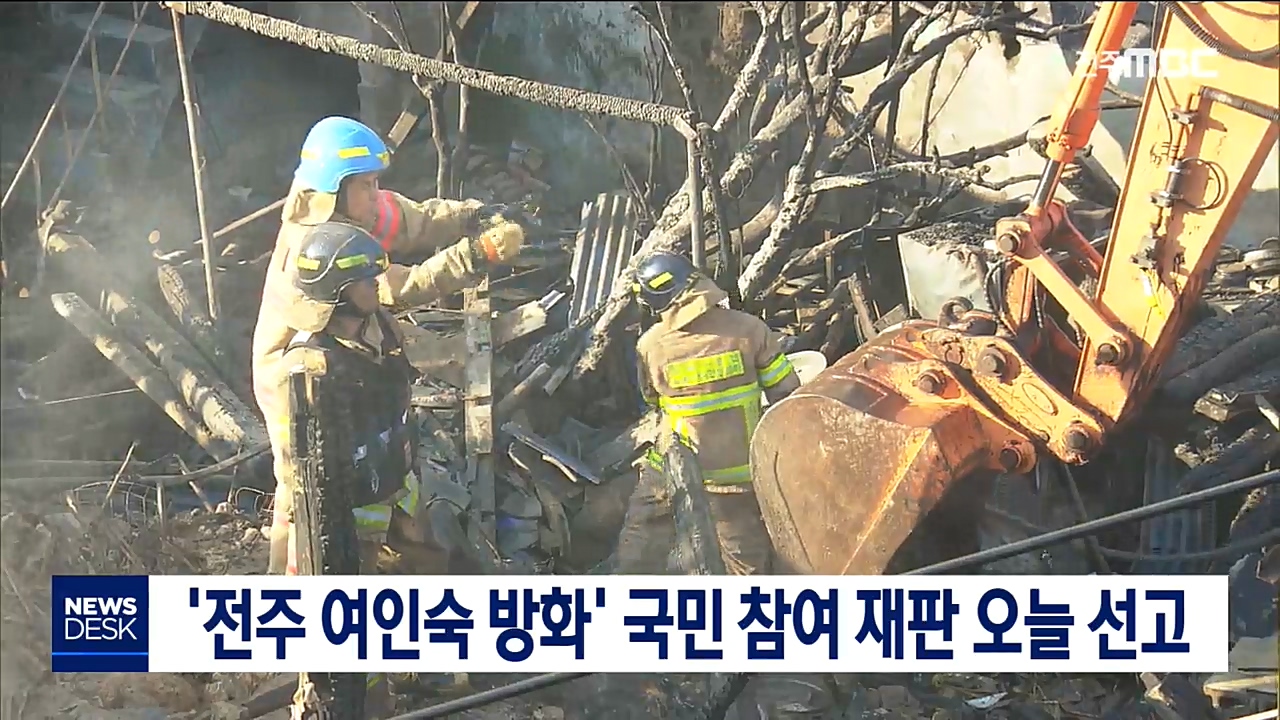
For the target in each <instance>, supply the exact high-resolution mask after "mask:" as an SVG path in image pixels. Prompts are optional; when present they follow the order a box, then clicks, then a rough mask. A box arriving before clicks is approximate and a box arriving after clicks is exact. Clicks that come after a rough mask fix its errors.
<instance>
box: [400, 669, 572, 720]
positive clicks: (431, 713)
mask: <svg viewBox="0 0 1280 720" xmlns="http://www.w3.org/2000/svg"><path fill="white" fill-rule="evenodd" d="M588 675H595V673H589V672H582V673H546V674H544V675H534V676H533V677H531V678H525V679H524V680H518V681H516V682H513V683H511V684H509V685H502V686H500V687H496V688H493V689H492V690H485V691H484V692H478V693H476V694H475V695H468V696H466V697H464V698H458V699H457V700H450V701H448V702H443V703H440V704H439V705H432V706H431V707H427V708H423V709H421V710H414V711H413V712H407V713H405V714H403V715H396V716H395V717H393V718H390V720H428V719H429V718H439V717H444V716H446V715H453V714H454V713H460V712H466V711H467V710H474V709H476V708H478V707H483V706H485V705H488V704H490V703H495V702H498V701H500V700H506V699H508V698H513V697H518V696H520V695H524V694H526V693H531V692H533V691H535V690H542V689H544V688H549V687H554V686H556V685H562V684H564V683H567V682H570V681H572V680H577V679H579V678H584V677H586V676H588Z"/></svg>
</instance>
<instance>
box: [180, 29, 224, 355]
mask: <svg viewBox="0 0 1280 720" xmlns="http://www.w3.org/2000/svg"><path fill="white" fill-rule="evenodd" d="M169 14H170V16H171V17H172V19H173V44H174V47H175V48H176V49H177V51H178V78H179V79H180V80H181V81H182V107H183V109H184V110H186V114H187V142H188V144H189V145H190V146H191V176H192V178H193V179H194V180H195V185H196V219H197V220H198V221H199V223H200V238H201V239H202V240H203V241H204V248H203V253H202V254H203V255H204V289H205V292H206V293H207V294H208V296H209V320H210V322H212V323H213V329H214V332H217V329H218V292H217V288H216V287H215V282H214V268H213V234H212V233H210V232H209V217H208V215H207V214H206V213H205V208H204V168H203V167H202V165H203V158H202V157H201V156H200V138H199V133H198V132H197V128H196V108H195V104H194V103H192V102H191V75H190V73H189V71H188V69H187V48H186V43H185V42H184V41H183V38H182V16H181V14H180V13H179V12H178V11H177V10H176V9H170V10H169Z"/></svg>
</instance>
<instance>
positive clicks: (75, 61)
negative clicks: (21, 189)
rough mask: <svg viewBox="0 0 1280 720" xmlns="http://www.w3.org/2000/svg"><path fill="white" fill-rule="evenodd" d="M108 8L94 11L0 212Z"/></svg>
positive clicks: (103, 5) (1, 201) (1, 205)
mask: <svg viewBox="0 0 1280 720" xmlns="http://www.w3.org/2000/svg"><path fill="white" fill-rule="evenodd" d="M106 8H107V4H106V3H104V2H100V3H98V9H97V10H96V11H94V13H93V17H92V18H90V19H89V27H87V28H85V31H84V39H82V40H81V41H80V47H79V49H77V50H76V56H75V57H73V58H71V67H70V68H69V69H68V70H67V74H66V75H65V76H64V77H63V78H62V87H60V88H58V94H57V95H55V96H53V102H52V103H50V104H49V111H48V112H46V113H45V114H44V120H42V121H41V122H40V129H39V130H36V137H35V139H34V140H32V141H31V146H30V147H28V148H27V154H26V157H24V158H22V163H21V164H19V165H18V171H17V172H15V173H14V174H13V179H12V180H10V181H9V187H8V188H5V191H4V198H3V199H0V210H3V209H4V207H5V206H6V205H8V204H9V198H10V197H12V196H13V189H14V188H16V187H18V181H19V180H21V179H22V176H23V174H24V173H26V172H27V168H29V167H31V161H33V160H35V157H36V151H37V150H39V149H40V142H41V141H42V140H44V134H45V133H46V132H48V131H49V123H50V122H51V121H52V120H53V114H54V113H55V112H57V110H58V107H59V106H60V105H61V104H62V97H63V96H64V95H66V94H67V88H68V87H70V85H71V76H72V75H74V74H75V71H76V68H78V67H80V56H81V55H83V54H84V49H85V48H86V47H88V46H89V40H90V38H92V37H93V26H94V25H97V24H98V18H100V17H102V11H103V10H105V9H106ZM94 82H95V84H96V82H97V76H96V75H95V76H94Z"/></svg>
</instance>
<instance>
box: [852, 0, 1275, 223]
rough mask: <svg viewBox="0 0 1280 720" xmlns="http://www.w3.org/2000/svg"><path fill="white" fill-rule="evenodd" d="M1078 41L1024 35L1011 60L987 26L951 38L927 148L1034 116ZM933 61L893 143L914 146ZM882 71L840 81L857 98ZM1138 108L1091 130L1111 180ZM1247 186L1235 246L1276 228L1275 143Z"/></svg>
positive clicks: (1006, 164) (913, 83)
mask: <svg viewBox="0 0 1280 720" xmlns="http://www.w3.org/2000/svg"><path fill="white" fill-rule="evenodd" d="M1019 5H1020V6H1022V7H1024V8H1027V7H1032V8H1035V9H1036V10H1037V19H1038V20H1040V21H1042V22H1046V23H1049V22H1069V21H1075V20H1078V19H1080V18H1081V17H1084V16H1087V14H1088V11H1089V6H1090V5H1091V3H1070V2H1068V3H1053V5H1055V6H1058V7H1054V8H1053V15H1054V16H1056V17H1053V16H1051V14H1050V8H1049V5H1050V3H1019ZM1066 6H1072V7H1070V8H1068V7H1066ZM931 36H932V35H929V34H926V36H924V37H922V38H921V40H920V42H921V43H924V42H927V40H928V39H929V37H931ZM1082 41H1083V37H1080V38H1078V39H1077V40H1076V43H1075V44H1076V45H1077V46H1076V47H1072V46H1071V45H1072V43H1067V47H1063V45H1060V44H1058V43H1056V42H1040V41H1035V40H1029V39H1022V40H1021V43H1022V47H1021V52H1020V53H1019V54H1018V55H1017V56H1016V57H1015V58H1013V59H1012V60H1005V58H1004V49H1003V47H1002V45H1001V43H1000V42H999V40H998V39H997V38H996V37H995V36H994V35H993V36H988V37H983V38H976V39H975V38H964V39H961V40H958V41H956V42H955V43H953V44H952V45H951V47H950V48H948V50H947V52H946V54H945V55H944V57H943V60H942V66H941V69H940V71H939V73H938V81H937V88H936V90H935V92H934V94H933V102H932V106H931V107H930V110H929V117H930V121H929V123H928V128H929V130H928V135H929V138H928V142H929V150H930V151H932V149H933V148H934V147H936V148H937V150H938V151H939V152H940V153H942V154H944V155H945V154H948V153H952V152H960V151H963V150H967V149H969V148H970V147H974V146H981V145H986V144H989V143H994V142H997V141H999V140H1002V139H1004V138H1007V137H1010V136H1012V135H1015V134H1017V133H1019V132H1022V131H1024V130H1026V129H1027V128H1028V127H1030V126H1031V125H1032V123H1034V122H1036V121H1037V120H1038V119H1039V118H1041V117H1042V116H1045V115H1048V114H1049V113H1051V112H1052V111H1053V109H1054V106H1055V104H1056V103H1057V102H1058V99H1059V97H1060V96H1061V95H1062V93H1063V91H1064V89H1065V88H1066V86H1067V83H1068V81H1069V80H1070V77H1071V71H1072V70H1073V69H1074V66H1075V61H1076V57H1077V55H1078V50H1079V47H1078V44H1079V43H1080V42H1082ZM931 69H932V65H931V64H930V65H926V66H925V67H924V68H923V69H921V70H920V71H919V72H917V73H916V75H915V76H914V77H913V78H912V79H911V80H910V81H909V82H908V84H907V85H906V87H905V88H904V89H903V92H902V96H901V109H900V111H899V118H898V126H897V134H896V139H897V143H898V145H899V146H900V147H903V148H906V149H910V150H918V147H917V145H918V143H919V140H920V136H921V126H922V124H923V120H924V117H925V103H926V101H927V98H928V95H929V92H928V86H929V74H930V71H931ZM880 77H881V74H880V73H876V72H873V73H868V74H866V75H863V76H860V77H858V78H853V79H851V80H850V81H849V82H848V83H847V84H848V86H849V87H850V88H851V90H852V92H853V94H854V96H855V98H856V99H857V100H858V101H859V102H861V101H862V100H863V99H865V97H866V95H867V93H869V92H870V90H871V88H872V87H874V85H875V83H876V81H877V80H878V79H879V78H880ZM1120 89H1122V90H1125V91H1127V92H1131V93H1136V94H1141V92H1142V90H1143V83H1142V81H1141V80H1138V79H1128V80H1122V81H1121V83H1120ZM1137 115H1138V113H1137V111H1136V110H1110V111H1107V112H1105V113H1103V117H1102V121H1101V123H1100V124H1099V127H1098V128H1097V129H1096V130H1095V131H1094V135H1093V139H1092V144H1093V153H1094V157H1096V158H1097V159H1098V160H1099V161H1100V162H1101V164H1102V166H1103V167H1104V168H1105V169H1106V170H1107V172H1108V173H1109V174H1110V175H1111V176H1112V178H1114V179H1115V180H1116V181H1117V182H1121V181H1123V179H1124V169H1125V165H1126V162H1127V159H1128V153H1129V141H1130V140H1131V139H1132V136H1133V132H1134V128H1135V126H1136V123H1137ZM886 119H887V113H886V114H885V115H884V116H882V118H881V126H880V130H881V132H882V133H883V132H885V129H886V128H885V120H886ZM986 164H987V165H989V166H990V167H991V170H992V172H991V173H990V175H988V178H989V179H992V180H1000V179H1003V178H1008V177H1014V176H1018V175H1025V174H1035V173H1038V172H1039V171H1040V170H1041V169H1042V168H1043V165H1044V161H1043V160H1042V159H1041V158H1040V157H1039V156H1037V155H1036V154H1035V153H1034V152H1032V151H1031V150H1030V149H1029V148H1027V147H1022V148H1019V149H1018V150H1016V151H1014V152H1012V153H1010V154H1009V157H1007V158H993V159H991V160H988V161H987V162H986ZM1033 187H1034V182H1029V183H1019V184H1015V185H1012V186H1010V187H1008V188H1006V189H1005V190H1003V191H1002V192H998V193H990V192H978V193H977V194H976V196H975V201H976V202H988V201H992V200H997V199H1006V198H1011V197H1017V196H1019V195H1024V194H1027V193H1030V192H1031V191H1032V189H1033ZM1254 190H1255V192H1254V193H1253V194H1252V195H1250V196H1249V198H1248V199H1247V200H1246V201H1245V207H1244V210H1243V212H1242V214H1241V217H1240V218H1239V219H1238V220H1237V221H1236V223H1235V225H1234V227H1233V228H1232V230H1231V232H1230V234H1229V235H1228V238H1227V242H1228V243H1229V244H1232V245H1235V246H1238V247H1248V246H1252V245H1256V244H1257V243H1258V242H1259V241H1261V240H1263V239H1265V238H1267V237H1269V236H1274V235H1276V234H1277V232H1278V231H1280V152H1278V151H1277V150H1275V149H1273V150H1272V152H1271V155H1270V157H1269V159H1268V161H1267V163H1266V165H1265V166H1264V167H1263V170H1262V172H1261V173H1260V174H1259V177H1258V180H1257V182H1256V183H1255V184H1254ZM1060 192H1061V193H1063V196H1064V197H1070V193H1069V191H1067V190H1065V189H1063V190H1060Z"/></svg>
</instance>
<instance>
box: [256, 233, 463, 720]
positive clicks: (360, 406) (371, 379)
mask: <svg viewBox="0 0 1280 720" xmlns="http://www.w3.org/2000/svg"><path fill="white" fill-rule="evenodd" d="M292 262H293V264H294V266H295V267H296V268H297V273H296V274H295V279H294V283H295V287H296V289H297V290H298V291H299V298H298V302H295V303H293V304H291V305H289V306H287V307H285V308H282V315H283V317H284V319H285V320H286V321H287V322H288V323H289V325H290V327H294V328H298V330H299V332H297V333H296V334H295V335H294V336H293V338H292V339H291V340H290V342H289V344H288V346H287V349H286V351H285V353H284V356H283V360H282V364H283V365H284V366H285V367H286V368H287V372H297V371H299V370H301V371H304V372H309V373H316V374H321V375H324V376H326V377H332V378H335V379H336V380H337V381H338V382H337V385H336V387H335V390H334V391H335V392H337V393H340V398H339V403H340V406H341V407H343V408H349V409H350V416H349V418H350V422H351V425H350V427H351V428H352V429H353V436H352V437H353V445H354V447H351V448H345V449H343V450H342V451H345V452H351V454H352V457H353V458H354V459H355V465H354V467H355V477H354V478H353V480H354V482H353V483H352V488H353V489H354V493H353V495H354V498H355V500H354V504H358V505H360V507H354V508H352V513H353V514H354V515H355V528H356V536H357V538H358V540H359V543H360V570H361V572H362V573H372V572H383V573H402V574H430V573H434V572H441V571H442V569H443V568H445V567H447V560H446V553H445V551H444V549H443V548H442V547H441V546H440V544H439V543H437V542H435V541H434V539H433V538H432V534H431V532H430V530H429V528H428V527H427V526H428V523H427V522H426V511H425V510H424V509H423V508H422V503H421V502H420V500H419V496H420V493H421V490H420V484H419V478H418V476H417V473H416V455H417V452H416V450H417V449H416V443H415V441H414V438H415V432H414V426H413V424H412V422H411V420H410V414H411V411H410V405H409V397H410V385H411V382H412V380H413V377H414V376H415V375H416V372H415V371H414V369H413V368H412V366H410V365H409V362H408V360H406V359H405V357H404V353H403V348H402V343H403V335H402V333H401V331H400V330H399V327H398V325H397V323H396V321H395V319H394V318H392V317H391V315H390V314H389V313H388V312H387V311H386V310H385V309H383V308H382V307H381V305H380V303H379V298H378V285H377V280H378V278H379V277H380V276H381V275H382V274H383V273H384V272H385V271H386V270H387V269H388V267H389V265H390V263H389V260H388V258H387V253H386V251H385V250H384V249H383V248H382V246H381V245H380V244H379V243H378V241H377V240H375V239H374V238H373V237H372V236H371V235H369V233H367V232H365V231H364V230H362V229H360V228H358V227H355V226H353V225H348V224H345V223H339V222H333V221H330V222H324V223H320V224H318V225H314V226H312V227H310V228H308V230H307V232H306V233H305V235H304V237H302V238H301V240H300V244H299V247H298V248H297V252H296V253H295V254H294V256H293V260H292ZM287 414H288V410H287V409H286V419H287V420H292V418H290V417H288V416H287ZM285 427H286V428H288V427H290V425H288V424H286V425H285ZM282 439H285V440H287V438H282ZM290 460H292V458H290ZM279 499H280V498H279V497H277V502H278V501H279ZM295 543H296V540H294V542H290V543H289V552H288V555H287V557H288V567H287V568H286V572H287V573H288V574H290V575H293V574H296V573H297V567H296V552H295V547H296V546H295ZM367 687H368V692H367V694H366V710H367V716H369V717H377V716H379V714H380V713H385V712H386V711H388V710H389V709H390V708H389V707H388V703H389V701H390V693H389V687H388V686H387V684H386V682H385V678H384V676H381V675H370V676H369V683H368V686H367Z"/></svg>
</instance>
